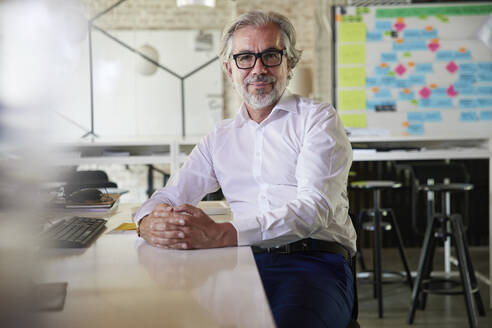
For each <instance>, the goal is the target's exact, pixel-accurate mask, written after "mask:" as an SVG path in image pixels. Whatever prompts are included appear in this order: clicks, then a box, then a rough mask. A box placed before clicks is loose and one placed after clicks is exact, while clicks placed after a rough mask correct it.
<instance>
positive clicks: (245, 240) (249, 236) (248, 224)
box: [231, 218, 261, 246]
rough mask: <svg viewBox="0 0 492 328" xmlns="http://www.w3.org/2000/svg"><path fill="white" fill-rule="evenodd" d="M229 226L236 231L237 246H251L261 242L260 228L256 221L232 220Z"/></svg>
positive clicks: (252, 219)
mask: <svg viewBox="0 0 492 328" xmlns="http://www.w3.org/2000/svg"><path fill="white" fill-rule="evenodd" d="M231 224H232V225H233V226H234V228H236V231H237V245H238V246H247V245H253V244H256V243H258V242H259V241H261V226H260V224H259V223H258V221H256V219H254V218H251V219H241V220H232V221H231Z"/></svg>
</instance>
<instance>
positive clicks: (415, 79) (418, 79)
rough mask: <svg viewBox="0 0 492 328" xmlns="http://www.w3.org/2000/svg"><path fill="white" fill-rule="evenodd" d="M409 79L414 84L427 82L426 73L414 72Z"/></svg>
mask: <svg viewBox="0 0 492 328" xmlns="http://www.w3.org/2000/svg"><path fill="white" fill-rule="evenodd" d="M408 80H409V81H410V84H412V85H423V84H425V75H420V74H412V75H409V76H408Z"/></svg>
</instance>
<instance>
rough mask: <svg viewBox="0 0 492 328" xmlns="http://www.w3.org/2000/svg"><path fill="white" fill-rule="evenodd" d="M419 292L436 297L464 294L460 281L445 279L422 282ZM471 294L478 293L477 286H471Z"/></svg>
mask: <svg viewBox="0 0 492 328" xmlns="http://www.w3.org/2000/svg"><path fill="white" fill-rule="evenodd" d="M458 287H459V288H458ZM421 291H422V292H423V293H427V294H438V295H462V294H464V293H465V291H464V290H463V288H462V285H461V282H460V281H457V280H453V279H447V278H431V279H425V280H422V290H421ZM471 292H472V293H476V292H478V286H473V287H472V290H471Z"/></svg>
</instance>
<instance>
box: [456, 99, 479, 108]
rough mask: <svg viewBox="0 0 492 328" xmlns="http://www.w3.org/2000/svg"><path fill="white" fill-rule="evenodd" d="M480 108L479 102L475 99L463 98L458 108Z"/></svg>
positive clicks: (459, 101)
mask: <svg viewBox="0 0 492 328" xmlns="http://www.w3.org/2000/svg"><path fill="white" fill-rule="evenodd" d="M477 107H478V101H477V99H475V98H462V99H460V100H458V108H460V109H475V108H477Z"/></svg>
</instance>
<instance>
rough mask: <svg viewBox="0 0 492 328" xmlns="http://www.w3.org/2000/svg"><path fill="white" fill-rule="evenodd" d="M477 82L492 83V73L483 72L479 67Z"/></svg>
mask: <svg viewBox="0 0 492 328" xmlns="http://www.w3.org/2000/svg"><path fill="white" fill-rule="evenodd" d="M477 80H478V81H479V82H492V72H482V71H480V67H479V68H478V78H477Z"/></svg>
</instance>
